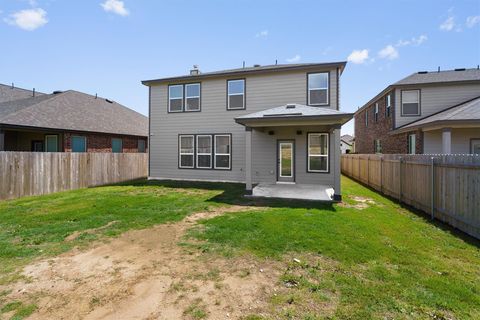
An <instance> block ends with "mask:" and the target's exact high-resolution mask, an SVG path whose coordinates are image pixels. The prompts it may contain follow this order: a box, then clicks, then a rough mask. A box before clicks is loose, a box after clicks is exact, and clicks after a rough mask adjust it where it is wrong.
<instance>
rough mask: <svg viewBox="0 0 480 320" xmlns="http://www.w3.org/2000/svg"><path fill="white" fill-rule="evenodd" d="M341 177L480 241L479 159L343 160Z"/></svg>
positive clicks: (364, 157)
mask: <svg viewBox="0 0 480 320" xmlns="http://www.w3.org/2000/svg"><path fill="white" fill-rule="evenodd" d="M341 169H342V173H343V174H345V175H347V176H349V177H351V178H353V179H355V180H357V181H360V182H362V183H364V184H366V185H368V186H370V187H372V188H373V189H375V190H377V191H379V192H381V193H383V194H385V195H388V196H391V197H393V198H395V199H397V200H399V201H401V202H403V203H406V204H408V205H411V206H412V207H415V208H417V209H420V210H422V211H424V212H427V213H428V214H430V215H431V216H432V218H435V219H438V220H441V221H443V222H446V223H448V224H450V225H452V226H454V227H456V228H458V229H460V230H462V231H464V232H465V233H468V234H470V235H472V236H474V237H476V238H478V239H480V156H479V155H368V154H350V155H342V163H341Z"/></svg>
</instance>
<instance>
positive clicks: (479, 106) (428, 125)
mask: <svg viewBox="0 0 480 320" xmlns="http://www.w3.org/2000/svg"><path fill="white" fill-rule="evenodd" d="M479 126H480V96H479V97H476V98H474V99H470V100H468V101H465V102H462V103H460V104H457V105H455V106H452V107H450V108H448V109H446V110H443V111H440V112H437V113H434V114H432V115H430V116H428V117H426V118H423V119H420V120H417V121H415V122H412V123H410V124H407V125H405V126H403V127H400V128H398V129H397V130H395V131H392V134H397V133H401V132H407V131H412V130H416V129H422V130H424V131H427V130H436V129H441V128H444V127H450V128H454V127H462V128H466V127H479Z"/></svg>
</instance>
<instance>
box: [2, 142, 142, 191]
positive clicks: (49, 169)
mask: <svg viewBox="0 0 480 320" xmlns="http://www.w3.org/2000/svg"><path fill="white" fill-rule="evenodd" d="M147 168H148V156H147V154H145V153H60V152H58V153H56V152H55V153H54V152H51V153H47V152H0V200H4V199H14V198H19V197H24V196H31V195H41V194H49V193H54V192H58V191H65V190H73V189H79V188H86V187H92V186H99V185H105V184H110V183H117V182H122V181H128V180H133V179H137V178H142V177H146V176H147Z"/></svg>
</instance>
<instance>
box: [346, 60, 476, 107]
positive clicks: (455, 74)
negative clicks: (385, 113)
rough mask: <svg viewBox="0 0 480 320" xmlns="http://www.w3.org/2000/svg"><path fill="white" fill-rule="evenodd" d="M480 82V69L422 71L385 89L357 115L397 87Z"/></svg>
mask: <svg viewBox="0 0 480 320" xmlns="http://www.w3.org/2000/svg"><path fill="white" fill-rule="evenodd" d="M472 81H480V69H479V68H472V69H455V70H445V71H428V72H427V71H420V72H415V73H413V74H411V75H409V76H408V77H405V78H403V79H402V80H400V81H397V82H395V83H393V84H391V85H389V86H388V87H386V88H385V89H383V90H382V91H381V92H380V93H379V94H377V95H376V96H375V97H373V98H372V99H370V100H369V101H368V102H367V103H365V104H364V105H363V106H362V107H361V108H359V109H358V110H357V111H356V112H355V114H357V113H358V112H360V111H362V110H363V109H365V108H366V107H368V106H369V105H371V104H372V103H373V102H375V101H376V100H377V99H378V98H380V97H381V96H383V95H384V94H385V93H387V92H388V91H390V90H391V89H393V88H395V87H402V86H409V85H424V84H451V83H458V82H472Z"/></svg>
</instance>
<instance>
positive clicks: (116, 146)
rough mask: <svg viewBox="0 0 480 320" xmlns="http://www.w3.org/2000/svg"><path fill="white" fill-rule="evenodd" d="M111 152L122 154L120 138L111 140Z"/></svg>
mask: <svg viewBox="0 0 480 320" xmlns="http://www.w3.org/2000/svg"><path fill="white" fill-rule="evenodd" d="M112 152H113V153H122V152H123V142H122V139H120V138H113V139H112Z"/></svg>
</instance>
